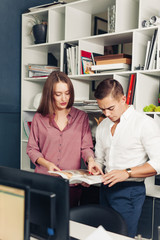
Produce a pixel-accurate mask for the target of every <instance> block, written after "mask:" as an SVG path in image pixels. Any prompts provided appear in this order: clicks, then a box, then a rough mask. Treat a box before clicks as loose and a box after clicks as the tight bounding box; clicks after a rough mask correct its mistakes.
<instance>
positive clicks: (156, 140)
mask: <svg viewBox="0 0 160 240" xmlns="http://www.w3.org/2000/svg"><path fill="white" fill-rule="evenodd" d="M142 143H143V146H144V148H145V151H146V153H147V155H148V157H149V161H148V163H149V164H150V165H151V166H152V167H153V168H154V169H155V170H156V172H157V174H160V127H159V126H158V124H157V123H156V122H155V121H154V120H153V119H152V118H151V119H149V120H148V121H145V123H144V126H143V130H142Z"/></svg>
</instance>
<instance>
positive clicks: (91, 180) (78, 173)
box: [48, 169, 102, 185]
mask: <svg viewBox="0 0 160 240" xmlns="http://www.w3.org/2000/svg"><path fill="white" fill-rule="evenodd" d="M48 172H49V174H51V175H54V176H59V177H62V178H64V179H68V180H69V183H70V184H77V183H82V182H85V183H87V184H89V185H92V184H98V183H101V182H102V177H101V175H91V174H90V173H89V172H88V170H85V169H79V170H63V171H48Z"/></svg>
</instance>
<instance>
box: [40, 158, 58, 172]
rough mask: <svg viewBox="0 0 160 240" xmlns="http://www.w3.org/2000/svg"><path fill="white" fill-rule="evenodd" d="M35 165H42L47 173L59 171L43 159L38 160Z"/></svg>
mask: <svg viewBox="0 0 160 240" xmlns="http://www.w3.org/2000/svg"><path fill="white" fill-rule="evenodd" d="M37 164H39V165H42V166H43V167H45V168H47V170H48V171H61V169H60V168H58V167H57V166H56V165H55V164H54V163H52V162H49V161H48V160H46V159H44V158H38V159H37Z"/></svg>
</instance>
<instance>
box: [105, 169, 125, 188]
mask: <svg viewBox="0 0 160 240" xmlns="http://www.w3.org/2000/svg"><path fill="white" fill-rule="evenodd" d="M128 178H129V174H128V173H127V171H126V170H112V171H110V172H109V173H106V174H104V175H103V176H102V179H103V181H102V182H103V184H104V185H107V184H108V186H109V187H112V186H113V185H114V184H116V183H118V182H123V181H125V180H126V179H128Z"/></svg>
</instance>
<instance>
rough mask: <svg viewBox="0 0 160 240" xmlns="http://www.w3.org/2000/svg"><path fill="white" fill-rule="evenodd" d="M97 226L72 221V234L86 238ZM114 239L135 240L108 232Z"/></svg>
mask: <svg viewBox="0 0 160 240" xmlns="http://www.w3.org/2000/svg"><path fill="white" fill-rule="evenodd" d="M95 229H96V228H94V227H91V226H88V225H84V224H81V223H78V222H73V221H70V236H71V237H75V238H78V239H80V240H84V239H86V238H87V237H88V236H89V235H90V234H91V233H92V232H93V231H95ZM107 233H108V235H110V237H111V238H112V239H113V240H133V239H134V238H129V237H125V236H123V235H119V234H116V233H112V232H108V231H107Z"/></svg>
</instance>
